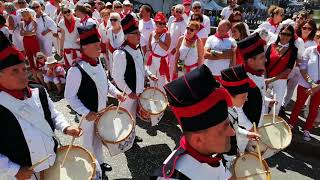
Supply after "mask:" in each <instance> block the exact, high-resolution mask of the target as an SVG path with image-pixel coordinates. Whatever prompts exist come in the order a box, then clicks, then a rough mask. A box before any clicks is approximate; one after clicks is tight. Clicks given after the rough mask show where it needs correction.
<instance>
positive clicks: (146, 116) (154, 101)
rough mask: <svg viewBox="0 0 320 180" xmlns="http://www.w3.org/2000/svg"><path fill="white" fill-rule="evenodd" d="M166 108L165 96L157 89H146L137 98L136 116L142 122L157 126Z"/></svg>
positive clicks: (166, 100)
mask: <svg viewBox="0 0 320 180" xmlns="http://www.w3.org/2000/svg"><path fill="white" fill-rule="evenodd" d="M167 106H168V99H167V96H166V95H165V94H164V93H163V92H162V91H161V90H160V89H158V88H155V87H149V88H146V89H145V90H144V91H143V92H142V93H141V94H140V96H139V100H138V106H137V116H138V117H139V118H140V119H141V120H144V121H147V122H151V124H152V126H154V125H156V124H158V122H159V121H160V119H161V118H162V116H163V114H164V111H165V110H166V108H167Z"/></svg>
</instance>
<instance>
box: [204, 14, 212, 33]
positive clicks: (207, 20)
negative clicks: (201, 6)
mask: <svg viewBox="0 0 320 180" xmlns="http://www.w3.org/2000/svg"><path fill="white" fill-rule="evenodd" d="M203 21H204V22H203V24H204V28H205V29H206V31H207V34H210V31H211V30H210V19H209V18H208V17H207V16H206V18H203Z"/></svg>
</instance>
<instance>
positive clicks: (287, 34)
mask: <svg viewBox="0 0 320 180" xmlns="http://www.w3.org/2000/svg"><path fill="white" fill-rule="evenodd" d="M280 34H281V35H283V36H292V33H285V32H282V33H280Z"/></svg>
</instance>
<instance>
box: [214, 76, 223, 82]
mask: <svg viewBox="0 0 320 180" xmlns="http://www.w3.org/2000/svg"><path fill="white" fill-rule="evenodd" d="M213 77H214V79H215V80H216V81H218V82H221V76H213Z"/></svg>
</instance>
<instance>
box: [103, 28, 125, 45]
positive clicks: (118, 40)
mask: <svg viewBox="0 0 320 180" xmlns="http://www.w3.org/2000/svg"><path fill="white" fill-rule="evenodd" d="M107 39H108V40H109V42H110V44H111V46H112V47H113V48H115V49H117V48H119V47H120V46H121V45H122V44H123V42H124V33H123V31H122V29H121V30H120V31H119V32H118V33H117V34H115V33H113V32H112V28H109V29H108V30H107Z"/></svg>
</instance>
